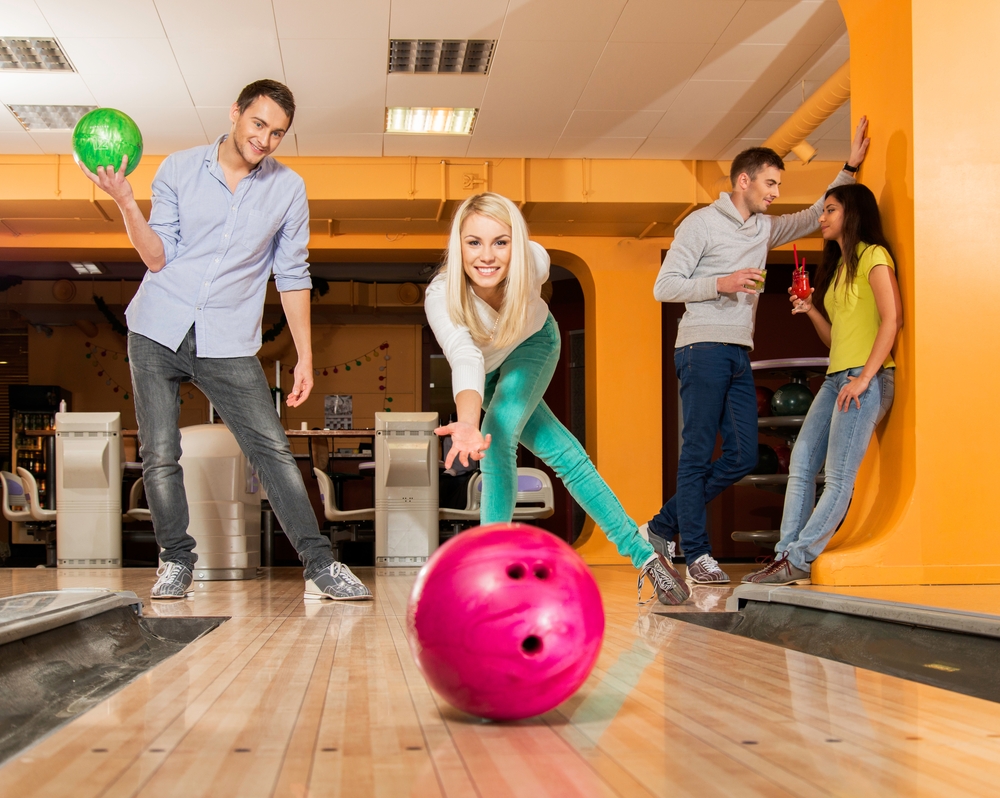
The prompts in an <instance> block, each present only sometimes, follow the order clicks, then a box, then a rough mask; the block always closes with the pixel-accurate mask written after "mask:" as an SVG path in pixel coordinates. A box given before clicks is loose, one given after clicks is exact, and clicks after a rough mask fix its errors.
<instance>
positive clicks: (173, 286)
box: [125, 136, 312, 357]
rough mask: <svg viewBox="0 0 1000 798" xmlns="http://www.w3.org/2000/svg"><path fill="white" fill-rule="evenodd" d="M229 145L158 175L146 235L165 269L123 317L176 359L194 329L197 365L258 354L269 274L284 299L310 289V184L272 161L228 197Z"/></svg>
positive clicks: (178, 161) (166, 166)
mask: <svg viewBox="0 0 1000 798" xmlns="http://www.w3.org/2000/svg"><path fill="white" fill-rule="evenodd" d="M225 138H226V136H221V137H220V138H219V139H218V140H217V141H216V142H215V143H214V144H210V145H208V146H204V147H195V148H193V149H190V150H183V151H181V152H175V153H174V154H173V155H170V156H168V157H167V158H166V159H165V160H164V161H163V163H162V164H161V165H160V168H159V169H158V170H157V172H156V177H155V178H154V179H153V209H152V211H151V213H150V216H149V226H150V227H152V228H153V230H154V231H155V232H156V234H157V235H158V236H159V237H160V240H162V241H163V249H164V254H165V256H166V265H165V266H164V267H163V268H162V269H161V270H160V271H158V272H146V276H145V277H143V279H142V283H141V285H140V286H139V290H138V291H137V292H136V295H135V297H134V298H133V299H132V301H131V302H130V303H129V306H128V308H127V309H126V311H125V317H126V318H127V319H128V326H129V329H130V330H131V331H133V332H136V333H139V334H140V335H144V336H146V337H147V338H151V339H152V340H154V341H156V342H157V343H160V344H163V345H164V346H167V347H169V348H170V349H172V350H174V351H177V348H178V347H179V346H180V345H181V342H182V341H183V340H184V336H185V335H187V332H188V330H190V329H191V325H192V324H193V325H194V326H195V338H196V341H197V347H198V349H197V352H198V356H199V357H245V356H248V355H253V354H256V352H257V350H258V349H260V327H261V317H262V315H263V311H264V296H265V294H266V292H267V281H268V278H269V277H270V275H271V272H272V271H273V272H274V278H275V283H276V285H277V288H278V291H295V290H299V289H303V288H311V287H312V281H311V280H310V278H309V264H308V263H306V257H307V253H308V245H309V205H308V202H307V200H306V187H305V183H304V182H303V180H302V178H301V177H299V175H297V174H296V173H295V172H293V171H292V170H291V169H289V168H288V167H287V166H284V165H282V164H280V163H278V162H277V161H275V160H274V159H273V158H271V157H266V158H264V160H263V161H261V162H260V164H259V165H258V166H257V168H256V169H254V170H253V171H252V172H251V173H250V174H248V175H247V176H246V177H244V178H243V179H242V180H241V181H240V183H239V185H238V186H237V187H236V192H235V193H233V192H231V191H230V190H229V186H228V185H227V184H226V177H225V175H224V174H223V172H222V167H221V166H220V165H219V144H220V143H221V142H222V141H224V140H225Z"/></svg>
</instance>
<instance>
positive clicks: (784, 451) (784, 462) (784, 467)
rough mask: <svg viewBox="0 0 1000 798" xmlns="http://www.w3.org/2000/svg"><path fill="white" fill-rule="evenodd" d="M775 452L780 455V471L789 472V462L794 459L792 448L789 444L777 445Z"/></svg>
mask: <svg viewBox="0 0 1000 798" xmlns="http://www.w3.org/2000/svg"><path fill="white" fill-rule="evenodd" d="M774 453H775V454H776V455H777V457H778V473H779V474H787V473H788V464H789V463H790V462H791V460H792V450H791V449H789V448H788V447H787V446H775V447H774Z"/></svg>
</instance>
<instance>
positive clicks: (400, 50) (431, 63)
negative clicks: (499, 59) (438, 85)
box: [389, 39, 496, 75]
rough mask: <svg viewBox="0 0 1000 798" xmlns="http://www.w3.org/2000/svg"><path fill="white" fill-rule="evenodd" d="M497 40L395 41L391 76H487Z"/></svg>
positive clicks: (391, 44)
mask: <svg viewBox="0 0 1000 798" xmlns="http://www.w3.org/2000/svg"><path fill="white" fill-rule="evenodd" d="M495 45H496V41H494V40H493V39H391V40H390V41H389V72H390V73H392V72H414V73H420V74H427V73H430V74H440V73H445V74H449V73H450V74H473V75H485V74H486V73H487V72H488V71H489V69H490V61H491V59H492V58H493V48H494V46H495Z"/></svg>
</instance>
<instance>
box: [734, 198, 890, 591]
mask: <svg viewBox="0 0 1000 798" xmlns="http://www.w3.org/2000/svg"><path fill="white" fill-rule="evenodd" d="M819 227H820V232H821V233H822V234H823V238H824V239H825V241H826V244H825V245H824V247H823V263H822V265H821V266H820V269H819V274H818V275H817V279H816V283H817V287H818V289H819V291H820V294H821V296H822V297H823V310H820V309H819V308H818V307H816V305H815V304H813V301H812V300H813V297H812V292H810V296H809V297H808V298H807V299H804V300H803V299H799V298H798V297H796V296H794V295H792V297H791V300H792V304H793V307H792V313H805V314H806V315H807V316H808V317H809V320H810V321H811V322H812V323H813V327H815V328H816V332H817V333H818V334H819V337H820V338H821V339H822V340H823V343H825V344H826V345H827V346H829V347H830V367H829V369H828V370H827V375H826V379H825V380H824V381H823V385H822V387H821V388H820V389H819V392H818V393H817V394H816V398H815V399H814V400H813V403H812V405H811V406H810V408H809V412H808V414H807V415H806V418H805V421H804V422H803V424H802V430H801V432H800V433H799V437H798V439H797V440H796V441H795V446H794V448H793V449H792V457H791V461H790V463H789V466H788V488H787V490H786V492H785V510H784V514H783V515H782V518H781V540H780V541H778V544H777V545H776V546H775V559H774V560H773V561H772V562H771V563H770V564H769V565H768V566H767V567H766V568H763V569H762V570H760V571H757V572H755V573H752V574H749V575H748V576H746V577H744V579H743V581H744V582H756V583H758V584H769V585H796V584H799V585H801V584H806V585H808V584H809V583H810V569H811V566H812V562H813V560H815V559H816V558H817V557H818V556H819V555H820V553H821V552H822V551H823V549H824V548H825V547H826V544H827V542H828V541H829V540H830V538H831V537H832V536H833V533H834V532H835V531H836V529H837V527H838V526H840V522H841V521H842V520H843V519H844V516H845V515H846V514H847V508H848V505H850V503H851V495H852V494H853V492H854V480H855V477H857V474H858V468H859V467H860V465H861V460H862V458H863V457H864V455H865V452H866V451H867V450H868V443H869V442H870V441H871V437H872V434H873V433H874V432H875V428H876V427H877V426H878V424H879V422H880V421H881V420H882V418H883V416H885V414H886V411H887V410H888V409H889V406H890V405H891V404H892V397H893V386H894V375H895V371H896V369H895V365H896V364H895V363H894V362H893V360H892V345H893V343H894V342H895V340H896V334H897V333H898V332H899V330H900V328H901V327H902V326H903V315H902V302H901V300H900V296H899V285H898V284H897V282H896V274H895V265H894V263H893V259H892V253H891V249H890V247H889V243H888V242H887V241H886V240H885V236H884V235H883V233H882V219H881V217H880V216H879V211H878V203H877V202H876V201H875V196H874V195H873V194H872V192H871V190H870V189H868V188H867V187H866V186H862V185H860V184H857V185H847V186H837V187H836V188H833V189H830V191H828V192H827V194H826V198H825V200H824V205H823V215H822V216H820V219H819ZM789 293H790V292H789ZM824 465H825V466H826V486H825V488H824V490H823V495H822V496H821V497H820V500H819V503H818V504H817V503H816V475H817V474H818V473H819V471H820V469H821V468H823V467H824ZM814 505H815V507H814Z"/></svg>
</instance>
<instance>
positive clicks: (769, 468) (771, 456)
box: [752, 443, 780, 474]
mask: <svg viewBox="0 0 1000 798" xmlns="http://www.w3.org/2000/svg"><path fill="white" fill-rule="evenodd" d="M779 467H780V463H779V461H778V455H777V453H776V452H775V451H774V449H772V448H771V447H770V446H768V445H767V444H766V443H758V444H757V467H756V468H754V470H753V472H752V473H754V474H777V473H778V468H779Z"/></svg>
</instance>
